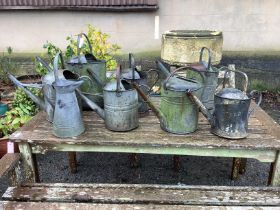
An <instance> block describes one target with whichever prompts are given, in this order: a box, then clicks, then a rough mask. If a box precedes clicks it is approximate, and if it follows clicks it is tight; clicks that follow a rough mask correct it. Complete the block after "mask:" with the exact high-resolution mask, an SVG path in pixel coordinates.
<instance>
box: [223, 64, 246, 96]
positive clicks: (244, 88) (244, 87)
mask: <svg viewBox="0 0 280 210" xmlns="http://www.w3.org/2000/svg"><path fill="white" fill-rule="evenodd" d="M225 71H226V72H225V74H224V80H223V88H225V85H226V80H225V79H226V75H227V74H228V72H229V71H232V72H236V73H239V74H241V75H243V76H244V78H245V83H244V84H243V90H242V91H243V92H244V93H246V91H247V87H248V76H247V74H245V73H244V72H242V71H238V70H231V69H228V68H226V70H225Z"/></svg>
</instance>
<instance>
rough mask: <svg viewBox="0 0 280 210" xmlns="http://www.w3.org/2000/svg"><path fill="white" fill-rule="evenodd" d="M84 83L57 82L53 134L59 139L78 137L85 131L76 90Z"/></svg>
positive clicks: (55, 85)
mask: <svg viewBox="0 0 280 210" xmlns="http://www.w3.org/2000/svg"><path fill="white" fill-rule="evenodd" d="M82 82H83V81H69V80H56V81H55V82H54V84H53V86H54V88H55V90H56V97H55V111H54V118H53V134H54V135H55V136H57V137H59V138H67V137H74V136H78V135H80V134H81V133H83V132H84V131H85V127H84V123H83V120H82V115H81V112H80V107H79V103H78V100H77V97H76V93H75V89H76V88H78V87H79V86H80V85H81V84H82Z"/></svg>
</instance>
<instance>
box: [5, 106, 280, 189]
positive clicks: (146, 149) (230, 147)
mask: <svg viewBox="0 0 280 210" xmlns="http://www.w3.org/2000/svg"><path fill="white" fill-rule="evenodd" d="M45 119H46V116H45V114H44V113H43V112H40V113H39V114H37V115H36V116H35V117H34V118H33V119H32V120H31V121H30V122H29V123H28V124H26V125H25V126H23V127H22V128H21V129H20V130H18V131H17V132H15V133H14V134H13V135H11V136H10V140H11V141H13V142H18V143H19V148H20V151H21V153H22V157H23V163H24V168H25V173H26V178H27V179H28V181H30V182H36V181H37V178H36V177H37V175H38V174H37V169H36V159H35V158H34V156H35V155H34V154H38V153H42V154H44V153H45V152H47V151H64V152H116V153H149V154H165V155H194V156H214V157H235V158H255V159H257V160H259V161H261V162H269V163H272V168H271V184H272V185H280V157H279V153H280V129H279V128H280V126H279V125H278V124H277V123H275V122H274V121H273V120H272V119H271V118H270V117H269V116H268V115H267V114H266V113H265V112H264V111H263V110H262V109H260V108H257V110H256V111H255V114H254V115H253V116H252V117H251V118H250V120H249V132H250V135H249V136H248V137H247V138H246V139H242V140H227V139H224V138H220V137H217V136H215V135H213V134H211V133H210V132H209V129H210V125H209V123H208V122H207V121H206V119H205V118H204V117H203V116H202V115H201V116H200V117H199V126H198V130H197V131H196V132H194V133H192V134H189V135H175V134H170V133H167V132H165V131H163V130H161V129H160V126H159V121H158V119H157V118H156V117H155V116H154V115H152V114H150V115H148V116H146V117H143V118H140V126H139V127H138V128H137V129H135V130H133V131H130V132H112V131H109V130H107V129H106V128H105V126H104V122H103V120H102V119H100V118H99V117H98V116H97V115H96V114H95V113H94V112H84V121H85V127H86V132H85V133H84V134H82V135H80V136H79V137H76V138H68V139H59V138H56V137H55V136H53V135H52V126H51V124H50V123H49V122H47V121H46V120H45Z"/></svg>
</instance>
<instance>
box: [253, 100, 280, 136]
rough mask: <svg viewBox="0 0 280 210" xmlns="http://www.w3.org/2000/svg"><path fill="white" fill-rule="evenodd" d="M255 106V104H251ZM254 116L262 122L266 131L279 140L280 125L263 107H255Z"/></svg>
mask: <svg viewBox="0 0 280 210" xmlns="http://www.w3.org/2000/svg"><path fill="white" fill-rule="evenodd" d="M253 106H254V107H256V104H254V105H253ZM254 115H255V117H256V118H257V119H258V120H259V121H260V122H261V123H262V125H263V126H264V127H265V128H266V129H267V130H268V132H269V133H270V134H271V135H273V136H275V137H276V138H277V139H278V140H280V125H279V124H278V123H277V122H275V121H274V120H273V119H272V118H271V117H270V116H269V115H268V114H267V113H266V112H265V111H264V110H263V109H261V108H260V107H256V110H255V112H254Z"/></svg>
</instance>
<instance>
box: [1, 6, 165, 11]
mask: <svg viewBox="0 0 280 210" xmlns="http://www.w3.org/2000/svg"><path fill="white" fill-rule="evenodd" d="M157 9H159V7H158V5H145V6H144V5H141V6H36V7H35V6H0V10H66V11H67V10H77V11H99V12H141V11H143V12H145V11H155V10H157Z"/></svg>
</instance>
